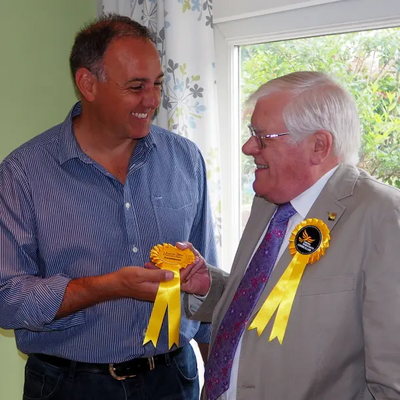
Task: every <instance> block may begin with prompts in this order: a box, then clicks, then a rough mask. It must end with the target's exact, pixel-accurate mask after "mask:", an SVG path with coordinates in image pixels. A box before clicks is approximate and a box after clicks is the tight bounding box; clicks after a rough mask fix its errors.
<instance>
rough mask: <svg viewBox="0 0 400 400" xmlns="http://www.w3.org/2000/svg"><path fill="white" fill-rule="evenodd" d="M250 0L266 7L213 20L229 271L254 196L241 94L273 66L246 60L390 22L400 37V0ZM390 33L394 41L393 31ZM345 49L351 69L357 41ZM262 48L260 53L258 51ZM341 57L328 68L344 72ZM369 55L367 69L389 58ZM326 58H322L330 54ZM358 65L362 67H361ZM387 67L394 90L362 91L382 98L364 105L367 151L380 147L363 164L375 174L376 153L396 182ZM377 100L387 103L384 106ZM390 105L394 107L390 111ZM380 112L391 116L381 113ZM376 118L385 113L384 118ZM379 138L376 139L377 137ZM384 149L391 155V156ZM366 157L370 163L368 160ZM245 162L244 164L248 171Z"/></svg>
mask: <svg viewBox="0 0 400 400" xmlns="http://www.w3.org/2000/svg"><path fill="white" fill-rule="evenodd" d="M248 2H250V3H254V4H255V3H257V5H258V6H259V7H264V8H265V10H260V12H259V13H258V14H259V15H258V16H255V15H256V13H253V14H252V15H254V16H253V17H249V16H248V15H245V14H243V15H242V16H240V15H235V16H232V17H231V18H230V19H229V20H228V18H225V17H223V16H222V15H221V18H220V20H219V19H218V15H215V20H214V22H215V31H214V32H215V44H216V66H217V67H216V73H217V83H218V85H217V90H218V103H219V110H218V112H219V117H220V118H219V120H220V122H219V132H220V147H221V158H222V164H221V178H222V180H221V183H222V206H221V210H222V257H221V266H222V268H223V269H225V270H227V271H229V270H230V267H231V264H232V260H233V257H234V254H235V252H236V248H237V244H238V242H239V239H240V236H241V233H242V229H243V226H244V223H245V219H246V214H247V215H248V213H249V200H250V199H251V198H252V181H253V172H252V168H254V167H252V166H251V163H252V161H251V160H250V163H248V164H246V162H245V161H244V160H243V159H242V156H241V152H240V148H241V143H242V142H243V140H244V136H243V135H245V136H247V132H246V131H244V130H243V129H242V127H243V126H244V125H245V122H244V121H243V119H242V114H241V111H242V109H241V107H242V103H243V99H244V97H246V95H247V94H248V93H249V92H251V91H252V90H253V89H255V88H256V87H257V86H258V85H259V84H261V83H263V82H265V81H266V80H268V79H269V78H270V77H272V76H271V75H268V74H271V73H272V72H271V71H269V70H264V73H266V75H264V76H261V75H260V74H258V73H257V74H254V75H251V76H250V75H249V76H247V77H246V73H247V72H246V67H249V66H250V64H249V63H250V62H251V59H252V58H257V57H258V56H259V57H260V58H261V57H262V52H264V53H268V52H270V53H268V54H271V52H272V53H273V52H279V51H283V50H282V49H285V51H289V50H290V49H291V50H294V51H295V52H296V51H297V52H298V53H297V54H298V55H299V57H300V54H299V52H300V48H301V47H302V46H303V52H305V51H306V50H305V48H306V47H307V46H310V48H311V44H309V45H307V43H314V46H318V44H317V42H318V40H322V41H326V42H329V41H332V42H337V43H335V45H338V44H339V42H340V44H341V45H343V46H346V44H345V43H346V35H348V36H347V38H352V39H351V40H356V39H357V38H358V39H357V40H360V41H367V40H373V37H370V35H372V36H373V35H375V33H373V30H374V29H375V30H380V29H382V30H381V31H380V33H383V34H384V35H385V30H386V29H387V28H393V29H391V30H388V31H386V32H390V33H391V34H393V35H396V41H397V43H399V40H398V39H399V36H398V35H399V30H398V29H396V28H395V27H398V26H400V2H399V1H398V0H380V1H379V2H378V1H376V0H335V1H334V2H329V3H327V2H325V1H319V0H315V1H313V2H299V4H300V5H302V7H300V6H299V8H296V6H295V5H294V6H293V7H291V9H290V10H289V9H288V10H286V11H285V10H283V11H282V10H280V11H279V12H278V11H276V10H275V11H274V10H268V4H267V3H266V2H256V1H255V0H248ZM293 3H296V2H293ZM322 3H325V4H322ZM229 4H230V1H228V0H221V4H220V6H219V7H220V8H221V7H229ZM216 10H217V8H216ZM351 32H360V33H351ZM376 32H379V31H376ZM342 34H344V35H342ZM377 34H378V33H377ZM389 36H390V35H389ZM305 38H308V39H305ZM386 39H387V40H389V39H390V37H387V38H386ZM386 39H385V40H386ZM302 40H304V42H302ZM348 40H350V39H348ZM307 41H308V42H307ZM303 43H304V44H303ZM360 43H361V42H360ZM260 44H261V45H260ZM258 46H260V47H259V50H256V49H257V47H258ZM371 46H374V47H375V50H380V47H381V44H380V39H378V38H376V39H375V41H373V42H371ZM261 49H262V50H261ZM345 50H346V51H347V54H348V55H347V57H349V61H348V63H347V64H348V65H350V66H351V68H356V62H357V60H356V55H355V54H356V50H358V48H356V47H354V48H353V54H351V53H352V52H351V49H349V48H347V49H346V47H345ZM371 50H374V49H371ZM257 51H258V52H260V53H261V54H259V55H257ZM396 51H397V50H396V49H395V48H394V47H393V48H392V49H391V50H390V52H392V53H391V55H390V58H391V59H392V60H397V59H398V53H396ZM303 55H304V54H303ZM314 55H315V58H314V60H312V59H311V58H310V56H311V55H310V54H306V56H307V62H309V63H311V62H314V63H317V58H318V48H315V50H314ZM248 56H249V57H248ZM250 56H251V57H250ZM337 56H338V55H336V56H335V55H334V54H332V55H331V57H330V60H331V63H330V64H329V68H330V69H331V70H330V71H329V70H328V71H327V72H333V73H334V74H336V75H337V76H338V77H339V79H340V73H338V72H341V71H343V69H342V67H343V66H342V65H340V62H339V61H338V59H337V58H336V57H337ZM340 57H342V55H340ZM351 57H353V58H351ZM372 57H373V56H372V53H371V57H367V59H366V60H365V61H364V67H362V68H377V67H378V66H380V67H382V66H383V64H380V63H381V62H385V61H384V60H385V57H387V55H385V54H383V53H382V54H380V55H378V58H379V61H377V59H376V58H375V59H373V58H372ZM278 59H279V54H278V56H277V57H276V54H275V61H274V62H276V63H277V62H278V61H277V60H278ZM351 60H352V61H351ZM322 61H324V62H325V60H322ZM271 62H272V61H271ZM296 62H299V63H300V62H303V63H304V62H305V61H304V57H303V61H301V60H300V59H299V60H297V61H296ZM393 62H397V61H391V63H393ZM315 65H316V64H313V65H311V64H309V68H313V67H314V66H315ZM360 65H361V64H360ZM360 65H359V67H358V68H360ZM397 65H398V64H397ZM281 67H282V66H281ZM281 67H279V66H277V65H276V70H275V71H273V72H274V75H273V76H278V75H282V74H284V73H286V72H290V71H289V70H283V69H279V68H281ZM286 67H287V65H286ZM301 67H302V68H301V69H304V68H305V65H301ZM316 67H317V68H318V69H320V70H322V69H324V68H323V65H322V64H320V65H316ZM349 68H350V67H349ZM362 68H361V70H362ZM386 68H389V69H390V71H389V75H388V76H390V78H389V80H388V82H386V83H387V84H388V85H389V86H390V87H389V90H386V92H389V93H391V94H390V95H388V96H387V97H384V96H381V97H379V96H380V95H379V90H378V89H376V88H372V87H371V86H368V85H366V86H365V87H364V89H365V90H367V87H368V88H369V89H368V90H371V92H370V94H368V92H367V91H364V92H363V93H364V94H363V95H364V96H368V95H371V93H372V94H373V97H374V96H375V97H376V98H378V99H380V105H378V106H377V107H378V108H376V109H373V110H370V109H368V108H367V107H365V109H364V110H360V113H361V118H362V119H363V125H364V130H365V127H366V126H367V125H368V124H369V125H370V127H372V128H373V129H372V128H371V129H372V130H370V132H373V134H372V135H370V142H368V143H367V141H366V140H365V146H369V149H370V152H369V153H368V154H369V156H371V155H373V153H374V152H375V153H376V154H375V156H376V157H375V158H373V157H372V158H371V157H370V158H369V159H368V158H364V159H363V162H364V163H366V164H365V165H363V166H364V167H365V168H366V169H369V170H370V171H372V172H373V173H374V171H373V170H372V169H371V167H372V165H373V164H371V163H372V160H375V161H376V160H379V161H380V162H384V163H386V166H385V168H386V170H387V171H389V174H386V175H385V176H382V177H381V179H382V180H387V178H388V177H390V179H392V184H394V185H398V182H396V181H398V180H399V179H398V178H399V174H398V169H397V168H398V165H399V164H400V162H398V161H396V154H395V153H396V151H395V150H396V148H397V147H393V144H394V146H398V144H399V142H398V140H399V136H398V128H399V127H398V125H397V123H398V122H397V121H396V118H395V116H396V115H397V112H398V106H397V105H394V104H395V98H396V94H395V88H394V86H393V85H395V82H396V79H397V78H395V75H393V74H396V72H395V68H396V67H395V66H394V64H390V66H389V64H388V66H387V67H386ZM294 69H300V67H299V65H296V66H295V68H293V69H292V70H294ZM335 69H336V70H335ZM353 73H354V71H353ZM384 74H386V75H387V74H388V72H387V69H385V72H384ZM257 79H260V81H257ZM246 80H247V81H246ZM378 81H381V78H379V79H378ZM397 81H398V79H397ZM344 83H345V85H350V87H349V86H348V87H349V88H350V90H351V91H353V90H355V87H356V85H361V86H362V85H363V82H352V81H351V80H345V82H344ZM380 84H384V82H383V81H381V82H380ZM352 85H354V87H353V88H352V87H351V86H352ZM364 85H365V82H364ZM392 89H393V90H392ZM382 93H383V92H382ZM360 96H361V93H360ZM356 97H357V96H356ZM358 100H359V99H357V101H358ZM397 104H398V103H397ZM379 107H381V108H382V109H381V110H379ZM391 107H393V108H392V109H391V110H389V108H391ZM383 108H386V111H384V110H383ZM367 112H368V118H372V117H373V118H376V119H377V120H376V121H374V120H372V119H370V120H369V122H368V121H367V115H366V114H367ZM382 112H383V113H382ZM385 112H386V114H385ZM383 115H386V116H385V117H383ZM389 116H390V117H389ZM379 118H386V119H384V120H383V121H380V120H379ZM378 125H380V126H381V128H380V131H379V129H378V128H377V127H378ZM367 127H368V126H367ZM389 136H390V138H389ZM396 136H397V138H396ZM365 139H366V137H365ZM376 140H377V141H378V142H379V143H377V142H376ZM396 140H397V142H396ZM396 143H397V144H396ZM386 145H387V146H386ZM377 146H378V147H377ZM379 146H380V147H379ZM385 146H386V148H385ZM390 147H391V148H392V151H391V152H390V150H389V149H390ZM376 149H378V151H376ZM378 153H379V154H378ZM397 153H398V152H397ZM387 154H389V155H390V157H389V158H388V157H387ZM368 160H369V161H368ZM399 161H400V160H399ZM368 163H369V165H367V164H368ZM242 165H243V166H244V169H243V170H242ZM381 166H382V163H381ZM375 175H376V173H375ZM387 181H388V180H387Z"/></svg>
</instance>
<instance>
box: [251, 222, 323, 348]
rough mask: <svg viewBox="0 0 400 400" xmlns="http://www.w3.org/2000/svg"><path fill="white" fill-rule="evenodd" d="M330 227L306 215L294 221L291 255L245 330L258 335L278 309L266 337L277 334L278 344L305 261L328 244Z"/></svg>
mask: <svg viewBox="0 0 400 400" xmlns="http://www.w3.org/2000/svg"><path fill="white" fill-rule="evenodd" d="M329 234H330V231H329V228H328V226H327V225H326V224H325V222H323V221H321V220H319V219H316V218H309V219H307V220H305V221H302V222H300V224H298V225H297V226H296V227H295V228H294V230H293V232H292V235H291V236H290V239H289V251H290V253H291V254H292V255H293V256H294V257H293V259H292V261H291V262H290V264H289V265H288V267H287V268H286V270H285V272H284V273H283V274H282V276H281V277H280V279H279V281H278V282H277V284H276V285H275V287H274V288H273V289H272V291H271V293H270V294H269V296H268V297H267V299H266V300H265V302H264V304H263V305H262V307H261V309H260V311H259V312H258V313H257V315H256V316H255V318H254V320H253V322H252V323H251V324H250V326H249V328H248V330H252V329H257V333H258V336H260V335H261V334H262V333H263V331H264V329H265V327H266V326H267V324H268V322H269V321H270V319H271V318H272V316H273V314H274V313H275V311H276V310H277V309H278V311H277V313H276V317H275V322H274V324H273V327H272V331H271V334H270V336H269V341H271V340H273V339H275V338H278V340H279V343H280V344H282V342H283V339H284V337H285V332H286V326H287V323H288V321H289V316H290V311H291V309H292V305H293V301H294V298H295V296H296V292H297V289H298V287H299V284H300V280H301V278H302V276H303V273H304V270H305V268H306V265H307V264H313V263H315V262H316V261H318V260H319V259H320V258H321V257H322V256H323V255H324V254H325V251H326V249H327V248H328V247H329V240H330V235H329Z"/></svg>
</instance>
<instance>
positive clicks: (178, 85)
mask: <svg viewBox="0 0 400 400" xmlns="http://www.w3.org/2000/svg"><path fill="white" fill-rule="evenodd" d="M102 12H103V13H117V14H120V15H125V16H128V17H131V18H132V19H134V20H136V21H138V22H140V23H141V24H142V25H145V26H147V27H148V28H149V29H150V31H151V32H152V33H153V35H154V36H153V38H154V41H155V43H156V46H157V50H158V53H159V55H160V58H161V64H162V66H163V71H164V73H165V79H164V91H163V95H162V104H161V106H160V109H159V111H158V114H157V117H156V119H155V121H154V123H155V124H156V125H158V126H161V127H163V128H166V129H169V130H170V131H173V132H175V133H177V134H179V135H182V136H185V137H187V138H189V139H190V140H192V141H193V142H195V143H196V144H197V145H198V146H199V148H200V150H201V152H202V154H203V157H204V159H205V161H206V165H207V177H208V187H209V192H210V199H211V205H212V208H213V215H214V225H215V235H216V241H217V244H218V246H219V247H220V246H221V193H220V191H221V182H220V173H219V169H220V155H219V138H218V124H217V98H216V82H215V57H214V34H213V16H212V0H102Z"/></svg>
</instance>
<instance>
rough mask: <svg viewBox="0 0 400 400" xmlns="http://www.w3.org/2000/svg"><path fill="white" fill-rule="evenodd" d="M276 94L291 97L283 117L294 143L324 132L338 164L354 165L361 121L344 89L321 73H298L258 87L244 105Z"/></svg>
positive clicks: (352, 100) (359, 139) (353, 102)
mask: <svg viewBox="0 0 400 400" xmlns="http://www.w3.org/2000/svg"><path fill="white" fill-rule="evenodd" d="M278 92H280V93H288V94H290V95H291V96H292V100H291V102H290V103H289V104H288V105H287V106H286V107H285V109H284V110H283V115H282V116H283V120H284V122H285V124H286V127H287V129H288V131H289V132H290V133H291V135H292V137H293V139H294V141H295V142H300V141H301V140H303V139H304V137H306V136H308V135H312V134H313V133H314V132H316V131H317V130H320V129H323V130H327V131H329V132H330V133H331V135H332V137H333V152H334V154H335V155H336V156H337V157H338V158H339V159H340V161H342V162H345V163H351V164H357V162H358V152H359V149H360V142H361V137H360V136H361V134H360V120H359V117H358V112H357V107H356V104H355V101H354V99H353V97H352V95H351V94H350V93H349V92H348V91H347V90H346V89H345V88H344V87H342V86H341V85H339V84H338V83H337V82H336V81H334V80H333V79H332V78H331V77H329V76H328V75H327V74H325V73H323V72H313V71H299V72H294V73H291V74H288V75H284V76H281V77H279V78H276V79H273V80H271V81H269V82H267V83H265V84H264V85H262V86H260V87H259V88H258V89H257V90H256V91H255V92H254V93H253V94H252V95H251V96H250V97H249V99H248V101H247V103H248V104H252V105H255V104H256V102H257V101H258V100H259V99H260V98H261V97H266V96H269V95H270V94H273V93H278Z"/></svg>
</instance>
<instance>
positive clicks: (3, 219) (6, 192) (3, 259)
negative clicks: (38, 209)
mask: <svg viewBox="0 0 400 400" xmlns="http://www.w3.org/2000/svg"><path fill="white" fill-rule="evenodd" d="M39 265H40V255H39V249H38V244H37V235H36V227H35V210H34V206H33V202H32V198H31V193H30V187H29V184H28V179H27V178H26V174H25V171H24V169H23V168H22V166H21V165H20V164H19V162H18V160H15V159H11V160H8V161H4V162H3V163H2V164H1V165H0V326H1V327H2V328H4V329H19V328H25V329H28V330H32V331H48V330H53V329H63V324H64V323H65V322H67V321H66V320H67V319H71V318H67V319H64V320H63V319H60V320H59V321H54V318H55V315H56V313H57V311H58V309H59V307H60V305H61V302H62V299H63V296H64V293H65V290H66V287H67V285H68V282H69V281H70V278H68V277H67V276H63V275H55V276H52V277H43V276H41V275H42V274H41V272H40V268H39ZM73 318H78V319H80V318H83V315H81V316H79V315H76V316H74V317H73ZM70 322H71V321H68V325H71V324H70Z"/></svg>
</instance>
